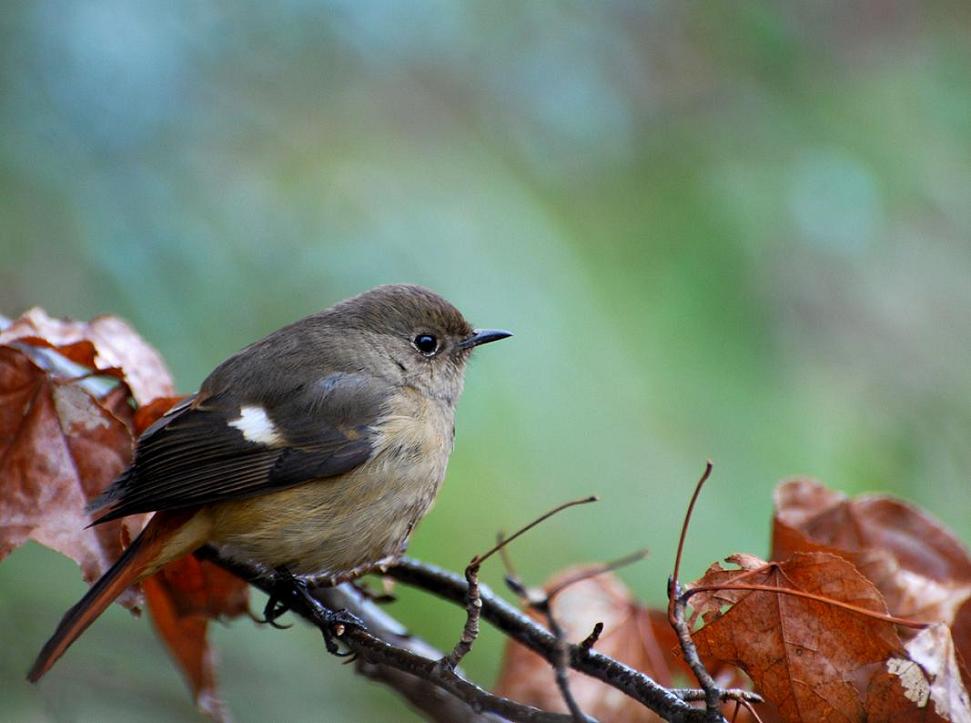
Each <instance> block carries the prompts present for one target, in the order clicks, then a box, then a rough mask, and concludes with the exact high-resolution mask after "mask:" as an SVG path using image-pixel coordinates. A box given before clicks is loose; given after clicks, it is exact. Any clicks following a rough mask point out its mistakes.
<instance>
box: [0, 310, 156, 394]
mask: <svg viewBox="0 0 971 723" xmlns="http://www.w3.org/2000/svg"><path fill="white" fill-rule="evenodd" d="M31 337H34V338H40V339H43V340H46V341H47V342H48V343H49V344H51V345H53V346H56V347H65V346H68V345H74V344H77V343H83V342H90V343H93V344H94V348H95V350H96V354H95V357H94V359H93V362H94V366H95V367H96V368H98V369H109V368H118V369H122V370H123V371H124V373H125V379H126V380H127V381H128V385H129V386H130V387H131V390H132V395H133V396H134V398H135V401H137V402H138V403H139V404H145V403H147V402H150V401H152V400H153V399H155V398H156V397H165V396H171V395H172V394H173V393H174V389H173V385H172V375H171V374H170V373H169V370H168V368H167V367H166V365H165V362H164V361H163V360H162V357H161V356H160V355H159V353H158V352H157V351H156V350H155V349H154V348H153V347H152V346H151V345H150V344H148V342H146V341H145V340H144V339H142V337H140V336H139V335H138V334H137V333H136V332H135V330H134V329H132V328H131V327H130V326H128V324H126V323H125V322H124V321H122V320H121V319H119V318H118V317H116V316H98V317H95V318H94V319H92V320H91V321H74V320H69V319H56V318H53V317H51V316H48V315H47V313H46V312H45V311H44V310H43V309H40V308H37V307H35V308H33V309H29V310H28V311H26V312H25V313H24V314H22V315H21V316H20V317H19V318H17V319H15V320H14V321H13V322H11V324H10V326H8V327H7V328H6V329H4V330H3V331H2V332H0V345H2V344H8V343H10V342H11V341H13V340H15V339H24V340H27V339H28V338H31ZM80 363H82V364H83V363H84V362H80ZM85 366H91V365H90V364H85Z"/></svg>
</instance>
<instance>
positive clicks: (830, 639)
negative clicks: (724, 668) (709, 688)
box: [691, 553, 904, 721]
mask: <svg viewBox="0 0 971 723" xmlns="http://www.w3.org/2000/svg"><path fill="white" fill-rule="evenodd" d="M748 562H749V564H752V562H753V561H751V560H749V561H748ZM735 572H736V575H737V574H738V571H735ZM726 573H729V574H730V573H731V571H725V570H717V571H715V572H714V573H713V574H712V575H711V577H709V576H705V577H703V578H702V579H700V580H698V581H697V582H696V583H694V585H693V586H707V585H719V584H726ZM745 582H746V583H747V584H758V585H772V586H775V587H784V588H792V589H798V590H802V591H804V592H808V593H813V594H816V595H820V596H823V597H826V598H828V599H832V600H838V601H842V602H845V603H849V604H852V605H855V606H857V607H860V608H863V609H866V610H871V611H874V612H877V613H883V614H886V612H887V610H886V604H885V603H884V601H883V598H882V597H881V595H880V593H879V591H878V590H877V589H876V587H874V585H873V584H872V583H871V582H870V581H869V580H867V579H866V578H865V577H863V576H862V575H861V574H860V573H859V572H858V571H857V570H856V568H854V567H853V565H852V564H850V563H849V562H847V561H846V560H844V559H842V558H840V557H837V556H834V555H829V554H826V553H797V554H795V555H793V556H792V557H791V558H790V559H789V560H786V561H785V562H782V563H778V564H773V565H767V566H766V567H765V568H764V569H762V570H761V571H757V572H751V571H750V572H749V573H748V576H747V577H746V579H745ZM691 602H692V605H694V604H695V600H694V598H692V601H691ZM700 607H701V610H700V612H701V614H702V616H703V617H705V618H706V619H711V620H713V621H712V622H710V623H708V624H707V625H705V626H704V627H703V628H701V629H700V630H698V631H696V632H695V633H694V640H695V643H696V644H697V646H698V652H699V653H700V654H701V656H702V658H703V659H704V660H705V661H706V663H707V664H708V665H709V666H714V665H715V664H725V663H727V664H732V665H737V666H739V667H740V668H742V670H744V671H745V672H746V673H747V674H748V676H749V677H750V678H751V679H752V680H753V682H754V683H755V688H756V690H757V691H758V692H759V693H761V694H762V695H763V696H765V698H766V699H767V700H769V701H770V702H772V703H774V704H776V705H777V706H778V708H779V713H780V715H781V716H782V718H783V719H784V720H787V721H820V720H827V721H856V720H860V719H861V717H862V715H863V713H864V705H865V702H866V690H867V686H868V684H869V681H870V679H871V677H872V676H873V675H874V673H875V672H878V671H879V670H881V666H882V665H883V663H884V661H885V660H887V659H888V658H890V657H892V656H902V655H904V651H903V645H902V644H901V642H900V639H899V638H898V637H897V633H896V631H895V630H894V626H893V625H892V624H891V623H888V622H884V621H880V620H874V619H872V618H869V617H866V616H865V615H862V614H859V613H855V612H851V611H848V610H845V609H842V608H839V607H836V606H834V605H832V604H828V603H826V602H820V601H816V600H809V599H805V598H800V597H795V596H792V595H785V594H780V593H774V592H763V591H748V592H745V593H743V594H742V595H741V596H740V597H738V598H737V602H735V603H734V604H733V605H732V607H731V608H730V609H729V610H728V611H727V612H722V610H721V608H722V603H721V602H720V601H719V600H718V599H717V598H714V597H709V598H708V599H707V600H703V601H702V602H701V603H700Z"/></svg>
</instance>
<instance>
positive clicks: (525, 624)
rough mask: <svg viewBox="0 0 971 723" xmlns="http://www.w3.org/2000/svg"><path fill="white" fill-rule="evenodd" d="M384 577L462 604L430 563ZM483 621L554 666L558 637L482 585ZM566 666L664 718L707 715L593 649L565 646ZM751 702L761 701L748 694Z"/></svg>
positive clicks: (405, 562)
mask: <svg viewBox="0 0 971 723" xmlns="http://www.w3.org/2000/svg"><path fill="white" fill-rule="evenodd" d="M386 574H387V575H388V576H390V577H392V578H394V579H395V580H397V581H398V582H401V583H404V584H406V585H410V586H412V587H417V588H420V589H422V590H425V591H427V592H430V593H432V594H434V595H437V596H439V597H441V598H444V599H446V600H450V601H452V602H455V603H458V604H460V605H461V604H462V603H463V602H464V601H465V595H466V589H467V583H466V581H465V579H464V578H463V577H462V576H460V575H457V574H455V573H453V572H450V571H448V570H443V569H441V568H439V567H437V566H435V565H431V564H429V563H424V562H419V561H417V560H413V559H411V558H408V557H403V558H402V559H401V560H399V561H398V562H397V563H395V564H394V565H391V566H390V567H389V568H388V570H387V571H386ZM479 594H480V597H481V599H482V618H483V619H484V620H487V621H488V622H490V623H491V624H492V625H494V626H495V627H496V628H498V629H499V630H500V631H501V632H502V633H504V634H506V635H508V636H509V637H510V638H513V639H514V640H516V641H517V642H518V643H521V644H522V645H524V646H525V647H527V648H528V649H530V650H532V651H533V652H534V653H537V654H538V655H540V656H541V657H542V658H544V659H546V660H547V661H549V662H550V663H554V662H555V656H556V638H555V637H554V636H553V634H552V633H550V632H549V631H548V630H546V629H545V628H543V627H542V626H540V625H538V624H537V623H536V622H534V621H533V620H532V619H530V618H529V617H528V616H527V615H524V614H523V613H521V612H520V611H519V610H517V609H516V608H515V607H513V606H512V605H510V604H509V603H507V602H506V601H505V600H503V599H502V598H500V597H498V596H497V595H496V594H495V593H493V592H492V591H491V590H490V589H489V587H488V586H486V585H481V586H480V589H479ZM569 653H570V667H571V668H573V669H574V670H578V671H580V672H581V673H584V674H586V675H589V676H591V677H593V678H596V679H597V680H600V681H603V682H604V683H606V684H607V685H609V686H611V687H612V688H615V689H617V690H619V691H620V692H622V693H624V694H625V695H628V696H630V697H631V698H633V699H634V700H636V701H638V702H640V703H641V704H643V705H644V706H646V707H648V708H650V709H651V710H653V711H654V712H655V713H657V714H658V715H660V716H662V717H663V718H665V719H667V720H675V721H702V720H704V714H705V712H704V711H702V710H698V709H696V708H693V707H691V706H690V705H688V703H687V702H685V701H684V700H683V699H682V698H681V697H680V696H679V695H677V694H675V693H673V692H672V691H670V690H668V689H667V688H665V687H664V686H662V685H659V684H658V683H656V682H655V681H654V680H652V679H651V678H650V677H649V676H648V675H645V674H644V673H642V672H640V671H638V670H635V669H633V668H631V667H630V666H628V665H625V664H624V663H621V662H620V661H618V660H615V659H614V658H611V657H610V656H607V655H604V654H602V653H600V652H598V651H596V650H592V649H589V648H582V647H581V646H579V645H571V646H569ZM752 695H753V696H754V700H758V701H760V700H761V698H759V697H758V696H756V695H754V694H752Z"/></svg>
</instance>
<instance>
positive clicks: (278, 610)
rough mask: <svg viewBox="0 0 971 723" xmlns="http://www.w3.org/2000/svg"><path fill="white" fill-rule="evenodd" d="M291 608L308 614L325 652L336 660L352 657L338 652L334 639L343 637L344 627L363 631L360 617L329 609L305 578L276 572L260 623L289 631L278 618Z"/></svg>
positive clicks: (364, 628)
mask: <svg viewBox="0 0 971 723" xmlns="http://www.w3.org/2000/svg"><path fill="white" fill-rule="evenodd" d="M294 608H303V610H304V612H306V613H309V615H310V617H311V618H312V619H313V621H314V622H315V623H316V624H317V627H319V628H320V632H321V634H322V635H323V636H324V645H326V646H327V652H329V653H331V654H332V655H337V656H339V657H346V656H348V655H351V653H350V652H341V650H340V648H339V647H338V645H337V643H336V642H335V638H339V637H341V636H343V635H344V633H345V632H346V630H347V628H349V627H355V628H358V629H360V630H366V629H367V627H366V626H365V625H364V621H362V620H361V619H360V618H359V617H357V616H356V615H354V614H353V613H351V612H348V611H347V610H331V609H330V608H328V607H327V606H326V605H324V604H323V603H322V602H320V600H318V599H317V598H316V597H314V596H313V594H312V593H311V592H310V585H309V584H308V583H307V580H305V579H304V578H300V577H296V576H295V575H294V574H293V573H291V572H290V571H289V570H287V569H285V568H284V569H280V570H277V571H276V573H275V574H274V583H273V593H272V594H271V595H270V598H269V600H267V601H266V605H265V606H264V608H263V621H262V622H266V623H269V624H270V625H272V626H273V627H275V628H288V627H290V626H289V625H281V624H279V623H278V622H276V621H277V619H278V618H279V617H280V616H281V615H283V614H284V613H286V612H287V611H288V610H291V609H294Z"/></svg>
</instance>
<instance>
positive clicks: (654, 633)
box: [496, 567, 751, 723]
mask: <svg viewBox="0 0 971 723" xmlns="http://www.w3.org/2000/svg"><path fill="white" fill-rule="evenodd" d="M591 569H592V568H588V567H574V568H570V569H567V570H564V571H562V572H561V573H559V574H557V575H556V576H555V577H553V578H552V579H551V580H549V581H548V582H547V584H546V586H545V589H546V590H552V589H553V588H555V587H557V586H558V585H559V584H560V583H561V582H563V581H565V580H569V579H573V578H574V577H575V576H578V575H579V576H582V575H583V574H584V573H586V572H587V571H589V570H591ZM553 613H554V615H555V616H556V620H557V622H558V623H559V624H560V625H561V626H562V627H563V629H564V633H565V636H566V638H567V640H568V641H569V642H572V643H577V642H579V641H581V640H583V639H584V638H586V637H587V636H588V635H589V634H590V632H591V630H593V627H594V625H595V624H596V623H597V622H602V623H603V624H604V630H603V634H602V635H601V636H600V639H599V641H598V642H597V643H596V646H595V649H596V650H598V651H599V652H601V653H603V654H605V655H609V656H611V657H613V658H615V659H617V660H620V661H622V662H624V663H626V664H627V665H629V666H631V667H633V668H635V669H637V670H640V671H642V672H644V673H646V674H648V675H650V676H651V677H652V678H653V679H654V680H656V681H657V682H658V683H660V684H662V685H665V686H672V685H691V681H692V680H693V679H692V678H691V671H690V669H689V668H688V666H687V665H686V664H685V663H684V661H683V659H682V657H681V655H680V649H679V648H678V641H677V637H676V636H675V634H674V631H673V630H672V629H671V627H670V625H668V622H667V614H666V613H665V612H662V611H659V610H648V609H646V608H644V607H641V606H639V605H638V604H637V603H636V602H635V601H634V599H633V597H632V595H631V593H630V591H629V590H628V589H627V587H626V586H625V585H624V584H623V583H622V582H621V581H620V579H619V578H618V577H616V576H615V575H613V574H612V573H602V574H600V575H597V576H596V577H590V578H587V579H583V580H580V581H579V582H576V583H574V584H572V585H570V586H568V587H566V588H565V589H564V590H563V591H562V592H560V593H559V594H558V595H557V596H556V597H555V598H554V599H553ZM527 614H529V615H530V616H531V617H533V618H534V619H536V620H537V622H539V623H540V624H541V625H544V626H545V625H546V620H545V619H544V618H543V617H542V616H541V615H539V614H538V613H537V612H536V611H534V610H527ZM715 675H716V678H717V679H718V682H719V684H720V685H724V686H725V687H736V686H738V685H739V684H741V683H742V681H741V678H740V676H737V675H736V674H735V673H734V671H733V670H732V669H731V668H730V667H728V666H724V667H723V668H722V669H721V670H718V671H715ZM568 679H569V681H570V690H571V692H572V693H573V695H574V697H575V698H576V700H577V703H578V704H579V705H580V708H581V709H582V710H583V712H584V713H586V714H587V715H589V716H592V717H594V718H597V719H598V720H602V721H625V722H626V721H632V722H634V723H639V722H646V721H650V722H651V723H653V722H654V721H660V720H661V719H660V718H659V717H658V716H657V715H656V714H655V713H653V712H652V711H650V710H648V709H647V708H645V707H644V706H642V705H641V704H640V703H637V702H636V701H634V700H632V699H630V698H628V697H627V696H626V695H624V694H622V693H620V692H619V691H617V690H616V689H614V688H611V687H610V686H607V685H605V684H603V683H601V682H600V681H598V680H596V679H594V678H590V677H588V676H585V675H583V674H581V673H578V672H576V671H572V670H571V671H569V673H568ZM496 692H497V693H499V694H500V695H504V696H507V697H510V698H513V699H515V700H518V701H522V702H525V703H529V704H531V705H535V706H537V707H540V708H543V709H544V710H550V711H559V712H567V708H566V704H565V703H564V702H563V698H562V696H561V694H560V691H559V689H558V688H557V686H556V683H555V680H554V677H553V668H552V667H551V666H550V664H549V663H548V662H547V661H546V660H544V659H543V658H541V657H540V656H539V655H537V654H536V653H534V652H532V651H530V650H529V649H527V648H526V647H524V646H522V645H520V644H519V643H516V642H514V641H512V640H511V639H510V640H508V641H507V643H506V649H505V653H504V655H503V661H502V667H501V670H500V674H499V681H498V682H497V684H496ZM747 715H748V714H747V713H746V712H744V711H743V712H742V713H741V714H740V715H739V717H738V718H737V719H736V720H738V721H747V720H751V719H750V718H748V717H747Z"/></svg>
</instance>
